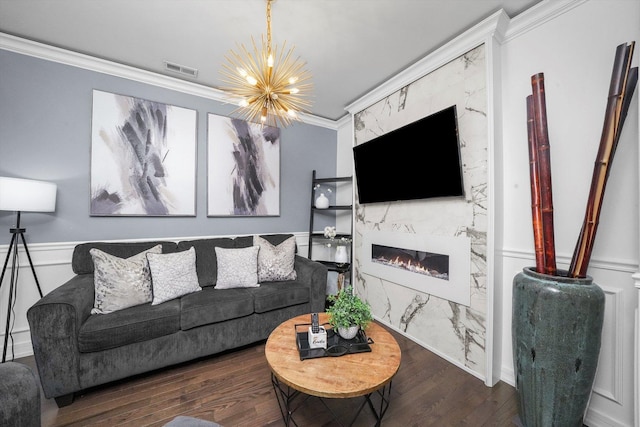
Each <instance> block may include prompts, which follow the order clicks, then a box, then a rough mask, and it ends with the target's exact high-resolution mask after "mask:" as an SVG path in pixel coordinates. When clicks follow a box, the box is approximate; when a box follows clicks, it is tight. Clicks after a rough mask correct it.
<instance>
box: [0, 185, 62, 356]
mask: <svg viewBox="0 0 640 427" xmlns="http://www.w3.org/2000/svg"><path fill="white" fill-rule="evenodd" d="M56 189H57V186H56V184H53V183H50V182H44V181H34V180H31V179H20V178H7V177H0V210H2V211H14V212H16V215H17V219H16V226H15V228H11V229H9V231H10V232H11V243H9V248H8V249H7V258H6V259H5V260H4V266H3V267H2V275H0V289H1V288H2V282H3V280H4V275H5V273H6V272H7V265H8V264H9V258H11V281H10V282H9V283H10V284H9V304H8V306H7V324H6V328H5V333H4V347H3V348H2V363H4V362H5V361H6V356H7V343H8V339H9V329H10V324H11V311H12V306H13V303H14V299H15V298H17V291H18V268H19V267H20V263H19V261H18V245H19V241H21V242H22V246H23V247H24V251H25V253H26V254H27V259H28V260H29V266H30V267H31V272H32V273H33V278H34V279H35V281H36V286H37V287H38V293H39V294H40V297H41V298H42V289H41V288H40V282H38V277H37V276H36V270H35V268H33V262H32V261H31V255H30V254H29V248H28V247H27V241H26V240H25V238H24V233H25V231H26V228H21V227H20V213H21V212H53V211H55V208H56Z"/></svg>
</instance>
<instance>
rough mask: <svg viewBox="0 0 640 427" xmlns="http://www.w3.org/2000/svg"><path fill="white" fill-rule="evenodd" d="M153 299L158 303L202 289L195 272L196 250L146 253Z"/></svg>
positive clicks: (152, 303)
mask: <svg viewBox="0 0 640 427" xmlns="http://www.w3.org/2000/svg"><path fill="white" fill-rule="evenodd" d="M147 259H148V260H149V269H150V270H151V283H152V285H153V301H152V302H151V305H158V304H160V303H163V302H165V301H169V300H172V299H174V298H178V297H181V296H183V295H187V294H190V293H192V292H197V291H200V290H202V288H201V287H200V284H199V283H198V275H197V274H196V250H195V249H194V248H193V247H192V248H191V249H189V250H188V251H182V252H174V253H169V254H148V255H147Z"/></svg>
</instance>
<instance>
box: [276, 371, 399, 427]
mask: <svg viewBox="0 0 640 427" xmlns="http://www.w3.org/2000/svg"><path fill="white" fill-rule="evenodd" d="M271 383H272V384H273V391H274V392H275V394H276V398H277V399H278V406H279V407H280V413H281V414H282V420H283V421H284V424H285V426H287V427H289V426H290V425H294V426H296V427H298V426H299V424H298V423H297V422H296V421H295V420H294V419H293V414H294V413H295V412H296V411H297V410H299V409H300V408H301V407H302V406H303V405H304V404H305V403H306V402H307V401H308V400H309V399H312V398H313V399H318V400H320V402H321V403H322V405H323V406H324V407H325V408H326V409H327V410H328V411H329V412H330V413H331V415H332V417H333V419H334V420H335V421H336V422H337V423H338V424H339V425H340V426H342V427H344V426H345V425H346V426H352V425H353V423H355V421H356V420H357V419H358V417H359V416H360V413H361V412H362V410H363V409H364V408H365V407H367V406H368V407H369V409H371V413H372V415H373V417H374V418H375V420H376V423H375V424H374V425H375V426H376V427H378V426H381V425H382V417H384V414H385V413H386V412H387V409H388V408H389V402H390V400H391V382H389V384H386V385H385V386H383V387H382V388H380V389H378V390H376V391H374V392H372V393H369V394H366V395H364V396H362V398H363V400H362V402H361V404H360V406H359V407H358V409H357V410H356V412H355V414H354V415H353V418H352V419H351V421H350V422H349V423H348V424H343V423H342V422H341V421H340V420H339V419H338V415H337V414H336V413H335V412H334V411H333V410H332V409H331V407H330V406H329V405H327V402H326V400H327V399H325V398H322V397H317V396H310V395H308V394H305V393H302V392H301V391H298V390H296V389H294V388H292V387H289V386H288V385H286V384H281V383H280V381H278V378H276V376H275V375H274V374H273V373H272V374H271ZM328 400H333V399H328ZM374 400H379V401H378V402H377V403H376V402H374Z"/></svg>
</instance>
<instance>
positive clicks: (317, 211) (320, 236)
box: [309, 170, 353, 283]
mask: <svg viewBox="0 0 640 427" xmlns="http://www.w3.org/2000/svg"><path fill="white" fill-rule="evenodd" d="M341 182H346V183H351V184H353V177H350V176H340V177H333V178H316V171H315V170H314V171H313V175H312V176H311V210H310V218H309V259H311V260H313V261H317V262H319V263H321V264H323V265H324V266H326V267H327V269H328V270H329V271H335V272H337V273H339V274H338V277H339V278H340V277H342V280H343V281H344V276H348V277H347V281H348V282H349V283H350V278H351V261H352V258H351V257H352V254H351V250H349V249H350V248H351V245H352V243H351V238H352V234H353V221H351V230H350V231H349V232H348V233H336V235H335V237H334V238H333V239H329V238H327V237H325V236H324V232H317V231H315V232H314V231H313V228H314V227H313V224H314V216H315V215H322V213H323V211H328V212H330V213H336V212H337V211H343V212H352V211H353V206H352V205H331V206H329V207H327V208H324V209H321V208H316V207H315V194H316V188H317V186H318V184H327V183H341ZM335 216H336V217H339V216H340V215H339V214H337V213H336V214H335ZM352 220H353V218H352ZM342 238H345V239H349V242H348V243H346V244H345V243H344V242H342V243H341V245H342V246H346V247H347V248H348V250H349V251H348V253H349V262H348V263H344V264H340V265H338V264H337V263H335V262H333V261H324V260H322V259H315V258H314V257H313V246H314V242H315V244H318V243H325V244H327V243H331V245H332V246H333V245H337V244H338V241H339V240H340V239H342ZM324 255H326V254H324Z"/></svg>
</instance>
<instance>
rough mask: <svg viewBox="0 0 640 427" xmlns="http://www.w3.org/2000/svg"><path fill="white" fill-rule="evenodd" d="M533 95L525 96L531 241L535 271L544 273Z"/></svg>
mask: <svg viewBox="0 0 640 427" xmlns="http://www.w3.org/2000/svg"><path fill="white" fill-rule="evenodd" d="M534 115H535V113H534V111H533V95H529V96H527V135H528V138H529V178H530V181H531V217H532V220H533V221H532V222H533V243H534V247H535V253H536V271H537V272H538V273H544V244H543V232H542V206H541V205H540V175H539V173H538V141H537V139H536V129H535V123H534V121H535V119H534Z"/></svg>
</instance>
